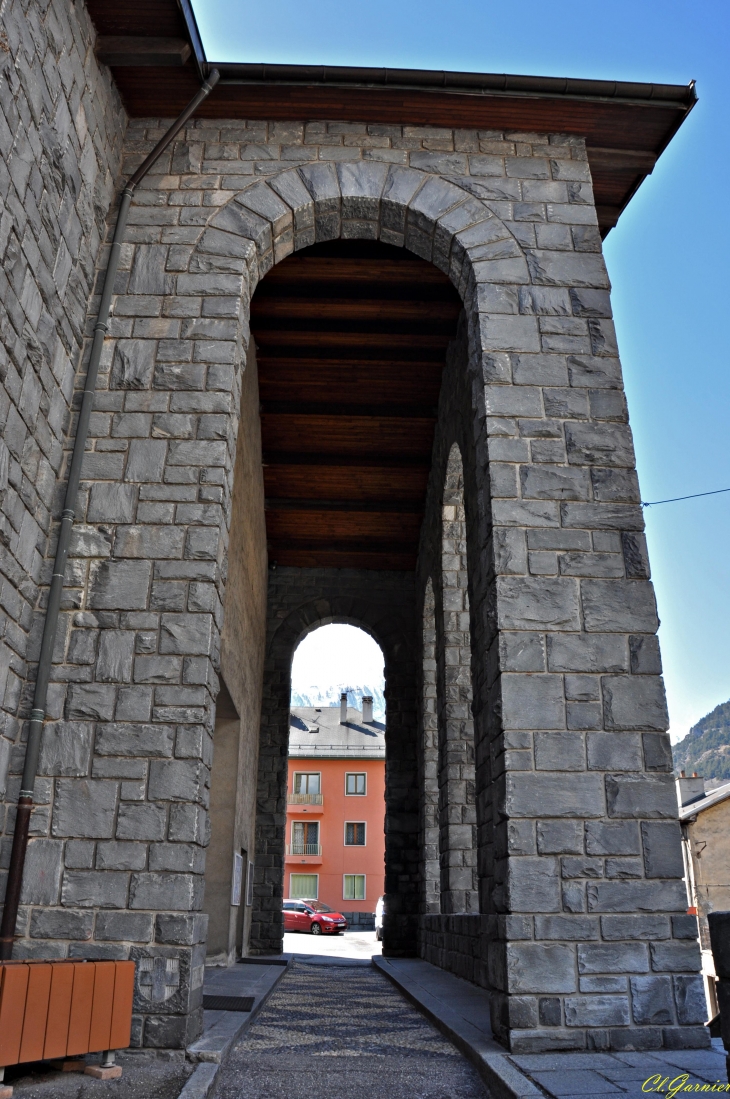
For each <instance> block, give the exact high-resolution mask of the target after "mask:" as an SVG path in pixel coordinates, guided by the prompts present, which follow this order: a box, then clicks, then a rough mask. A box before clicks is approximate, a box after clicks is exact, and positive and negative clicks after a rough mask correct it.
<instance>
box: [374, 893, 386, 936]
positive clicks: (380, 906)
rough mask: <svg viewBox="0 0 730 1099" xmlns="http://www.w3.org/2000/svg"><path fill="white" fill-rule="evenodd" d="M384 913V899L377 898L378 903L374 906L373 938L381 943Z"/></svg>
mask: <svg viewBox="0 0 730 1099" xmlns="http://www.w3.org/2000/svg"><path fill="white" fill-rule="evenodd" d="M384 911H385V897H378V903H377V904H376V905H375V938H376V940H377V941H378V942H379V943H381V942H382V941H383V912H384Z"/></svg>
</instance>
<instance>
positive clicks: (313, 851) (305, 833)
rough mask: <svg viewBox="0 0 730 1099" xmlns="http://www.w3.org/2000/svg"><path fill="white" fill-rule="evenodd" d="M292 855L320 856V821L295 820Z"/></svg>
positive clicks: (292, 830)
mask: <svg viewBox="0 0 730 1099" xmlns="http://www.w3.org/2000/svg"><path fill="white" fill-rule="evenodd" d="M289 853H290V854H291V855H319V854H320V850H319V821H317V820H295V821H292V826H291V851H290V852H289Z"/></svg>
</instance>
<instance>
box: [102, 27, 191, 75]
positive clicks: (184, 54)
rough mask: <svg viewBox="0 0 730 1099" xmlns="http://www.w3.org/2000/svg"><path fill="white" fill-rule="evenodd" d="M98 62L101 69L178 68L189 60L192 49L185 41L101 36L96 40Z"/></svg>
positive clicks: (135, 36)
mask: <svg viewBox="0 0 730 1099" xmlns="http://www.w3.org/2000/svg"><path fill="white" fill-rule="evenodd" d="M95 52H96V59H97V61H100V62H101V64H102V65H113V66H114V67H115V68H118V67H126V66H129V65H134V66H137V67H145V68H147V67H161V68H168V67H179V66H181V65H184V64H185V62H186V61H187V60H188V58H189V57H190V52H191V51H190V46H189V44H188V43H187V42H186V41H185V39H184V38H152V37H146V36H144V35H139V34H137V35H122V34H111V35H107V34H104V35H99V36H98V38H97V39H96V46H95Z"/></svg>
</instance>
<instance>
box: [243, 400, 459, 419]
mask: <svg viewBox="0 0 730 1099" xmlns="http://www.w3.org/2000/svg"><path fill="white" fill-rule="evenodd" d="M261 411H262V412H263V413H264V414H265V415H272V416H317V417H320V416H332V417H337V416H352V417H355V418H357V419H362V418H363V417H365V416H367V417H372V419H374V420H380V419H388V418H395V419H399V420H404V419H410V418H414V419H418V420H433V421H434V422H435V420H436V415H437V412H438V409H437V408H436V406H435V405H433V404H430V405H427V404H420V403H419V404H416V403H415V402H413V403H405V402H404V401H400V402H398V403H397V404H395V403H394V404H390V403H388V404H377V405H375V404H371V405H367V404H346V403H344V402H339V401H338V402H334V401H329V402H321V403H320V402H315V401H264V402H262V408H261Z"/></svg>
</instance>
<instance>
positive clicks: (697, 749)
mask: <svg viewBox="0 0 730 1099" xmlns="http://www.w3.org/2000/svg"><path fill="white" fill-rule="evenodd" d="M672 752H673V754H674V769H675V771H676V772H677V773H679V772H680V771H686V772H687V774H688V775H691V774H692V772H693V771H696V772H697V774H698V775H702V777H703V778H719V779H726V780H728V779H730V701H728V702H723V703H722V704H721V705H720V706H716V707H715V709H714V710H713V711H712V713H709V714H707V715H706V716H705V717H703V718H702V720H701V721H698V722H697V724H696V725H694V726H693V727H692V728H691V729H690V731H689V732H688V733H687V736H686V737H685V738H684V739H683V740H680V741H679V743H678V744H675V745H674V747H673V749H672Z"/></svg>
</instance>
